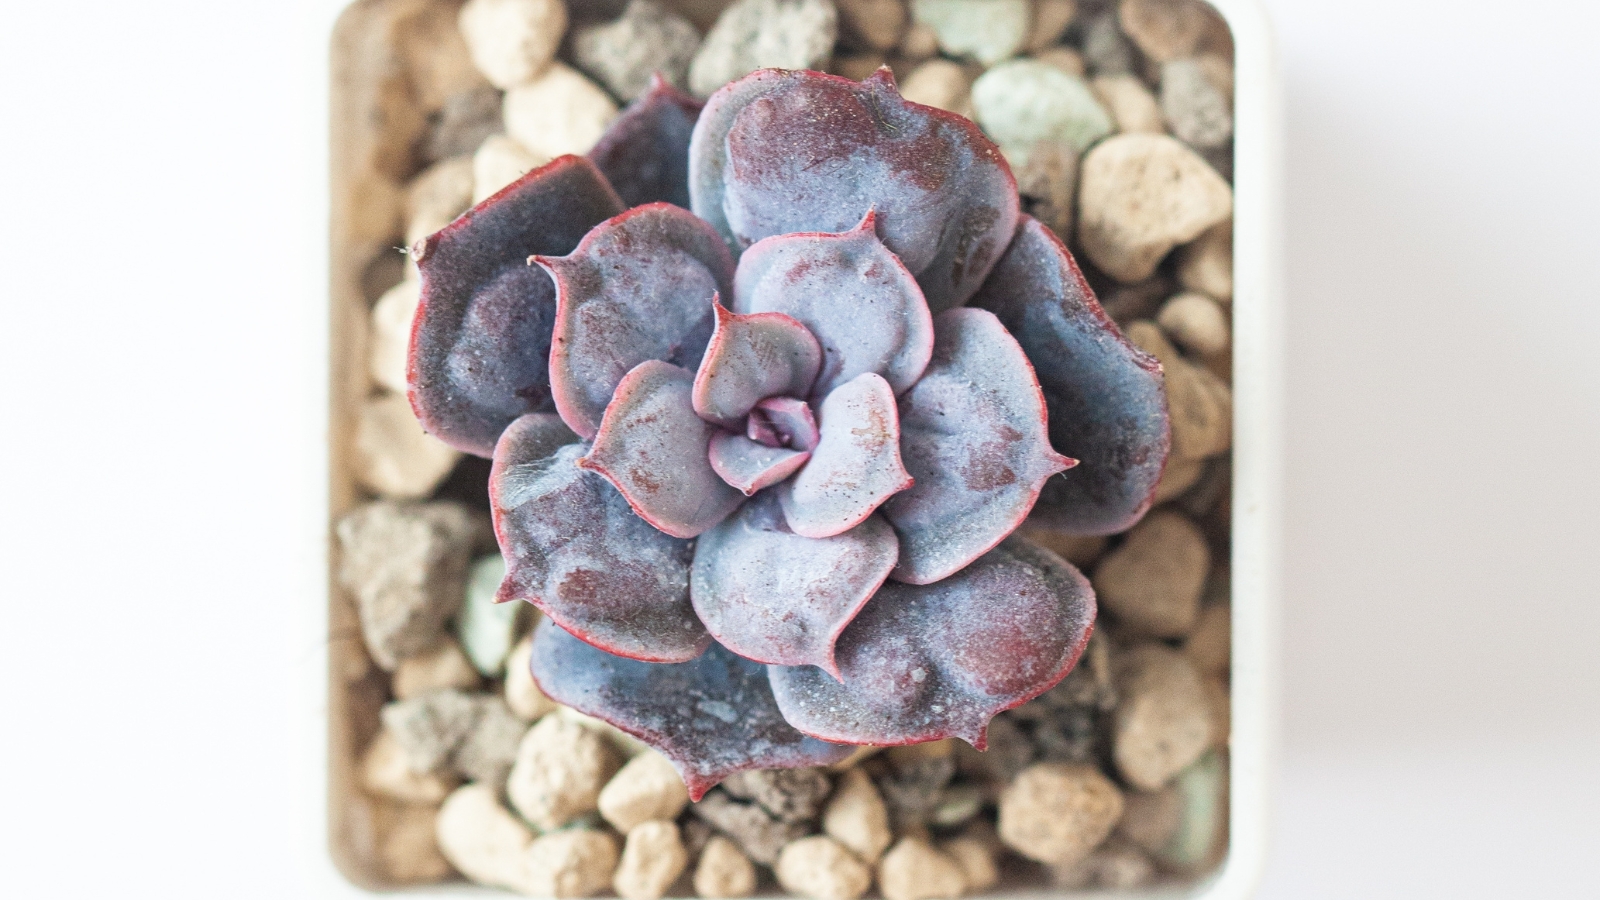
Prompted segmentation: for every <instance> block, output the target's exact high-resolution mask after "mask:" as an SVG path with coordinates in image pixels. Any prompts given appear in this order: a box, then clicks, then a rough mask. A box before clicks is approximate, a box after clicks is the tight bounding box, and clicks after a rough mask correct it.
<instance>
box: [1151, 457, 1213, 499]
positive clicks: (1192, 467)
mask: <svg viewBox="0 0 1600 900" xmlns="http://www.w3.org/2000/svg"><path fill="white" fill-rule="evenodd" d="M1205 472H1206V460H1204V459H1183V458H1181V457H1176V456H1171V457H1168V458H1167V467H1166V468H1165V469H1163V470H1161V480H1160V481H1158V482H1156V493H1155V502H1156V503H1158V504H1159V503H1165V502H1167V501H1168V500H1171V499H1172V498H1174V497H1177V496H1179V495H1181V494H1183V492H1185V491H1187V490H1188V489H1190V488H1192V487H1194V486H1195V485H1196V484H1198V483H1199V481H1200V477H1201V476H1202V475H1204V474H1205Z"/></svg>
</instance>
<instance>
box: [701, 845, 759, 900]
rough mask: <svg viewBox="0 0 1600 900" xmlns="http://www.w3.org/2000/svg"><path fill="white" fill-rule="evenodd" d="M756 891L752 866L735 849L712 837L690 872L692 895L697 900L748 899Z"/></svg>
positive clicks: (754, 873) (735, 846) (754, 870)
mask: <svg viewBox="0 0 1600 900" xmlns="http://www.w3.org/2000/svg"><path fill="white" fill-rule="evenodd" d="M755 890H756V865H755V863H753V862H751V861H750V857H748V856H745V855H744V851H742V850H740V849H739V845H738V844H735V843H734V842H733V841H730V840H728V839H727V838H725V837H723V836H722V835H720V834H719V835H714V836H713V837H712V838H711V840H709V841H707V842H706V846H705V849H704V850H701V851H700V862H699V864H698V865H696V866H695V868H694V892H695V893H696V894H698V895H699V896H701V897H713V898H733V897H748V896H750V895H751V894H753V893H755Z"/></svg>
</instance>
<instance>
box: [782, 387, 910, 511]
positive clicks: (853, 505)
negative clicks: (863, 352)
mask: <svg viewBox="0 0 1600 900" xmlns="http://www.w3.org/2000/svg"><path fill="white" fill-rule="evenodd" d="M817 412H818V415H817V428H818V432H819V433H820V435H821V437H820V439H819V440H818V441H817V449H815V450H813V451H812V452H811V461H810V462H808V463H806V465H805V467H804V468H802V469H801V470H800V471H799V473H798V474H796V475H795V476H794V478H792V479H790V480H788V481H786V482H784V483H783V484H782V485H780V486H779V488H778V491H779V495H778V496H779V499H780V500H781V501H782V504H783V511H784V515H785V516H786V517H787V518H788V522H789V527H790V528H792V529H794V531H795V533H796V534H800V535H804V536H806V537H810V538H823V537H832V536H833V535H836V534H839V533H840V532H844V531H848V530H849V529H851V528H854V527H855V526H856V525H858V524H860V523H861V521H862V520H864V519H866V517H867V516H869V515H871V514H872V511H873V510H875V509H877V508H878V506H879V504H881V503H883V501H884V500H885V499H887V498H888V497H889V496H890V495H892V494H894V493H895V492H896V491H902V490H905V489H906V488H908V487H910V486H911V483H912V479H911V476H910V475H909V474H907V473H906V468H905V466H904V465H903V464H902V463H901V461H900V420H899V416H898V415H897V414H896V412H895V400H894V392H893V391H892V390H890V389H889V383H888V382H887V381H884V380H883V376H881V375H877V374H875V373H872V372H868V373H866V374H864V375H858V376H857V377H856V378H855V379H854V380H852V381H849V382H847V383H845V384H843V385H841V386H840V387H839V388H838V389H837V390H835V391H834V392H833V393H831V394H829V395H828V398H827V399H826V400H824V401H823V402H822V408H821V409H819V410H818V411H817Z"/></svg>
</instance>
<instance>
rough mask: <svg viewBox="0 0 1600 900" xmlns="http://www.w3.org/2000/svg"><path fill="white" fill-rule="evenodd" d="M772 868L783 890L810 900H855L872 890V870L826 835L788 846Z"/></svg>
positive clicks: (801, 840)
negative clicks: (868, 889) (810, 899)
mask: <svg viewBox="0 0 1600 900" xmlns="http://www.w3.org/2000/svg"><path fill="white" fill-rule="evenodd" d="M774 868H775V870H776V873H777V876H778V883H779V884H780V885H782V886H783V889H784V890H786V891H788V892H789V893H791V894H799V895H800V896H802V897H810V898H812V900H856V898H857V897H860V896H861V895H862V894H865V893H866V892H867V888H869V887H872V870H871V869H869V868H867V866H866V864H864V863H863V862H861V860H859V859H857V858H856V857H855V856H854V855H853V854H851V853H850V851H849V850H847V849H845V846H844V845H843V844H841V843H839V842H838V841H836V840H834V839H833V838H831V837H828V836H826V835H820V834H819V835H813V836H812V837H808V838H801V839H800V840H798V841H793V842H791V843H790V844H788V845H787V846H785V847H784V848H783V851H782V852H781V853H780V854H778V864H777V866H775V867H774Z"/></svg>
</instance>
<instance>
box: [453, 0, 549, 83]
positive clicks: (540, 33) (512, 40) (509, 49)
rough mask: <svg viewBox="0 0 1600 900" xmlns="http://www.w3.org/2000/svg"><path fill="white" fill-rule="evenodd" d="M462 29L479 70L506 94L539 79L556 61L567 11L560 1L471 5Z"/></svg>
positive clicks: (486, 0)
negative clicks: (506, 91)
mask: <svg viewBox="0 0 1600 900" xmlns="http://www.w3.org/2000/svg"><path fill="white" fill-rule="evenodd" d="M460 25H461V36H462V37H463V38H464V39H466V43H467V50H468V52H469V53H470V54H471V55H472V62H473V63H474V64H475V65H477V67H478V71H480V72H482V73H483V75H484V77H485V78H488V79H489V81H490V83H491V84H493V85H494V86H495V87H497V88H500V89H501V90H508V89H510V88H514V87H517V86H518V85H523V84H527V83H528V82H530V81H532V80H534V79H535V78H537V77H539V75H540V74H541V73H542V72H544V70H545V69H546V68H547V67H549V65H550V62H551V60H554V59H555V56H556V48H558V47H559V46H561V37H562V35H564V34H565V33H566V30H567V7H566V4H564V3H562V2H561V0H468V2H467V4H466V5H465V6H463V7H461V18H460Z"/></svg>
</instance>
